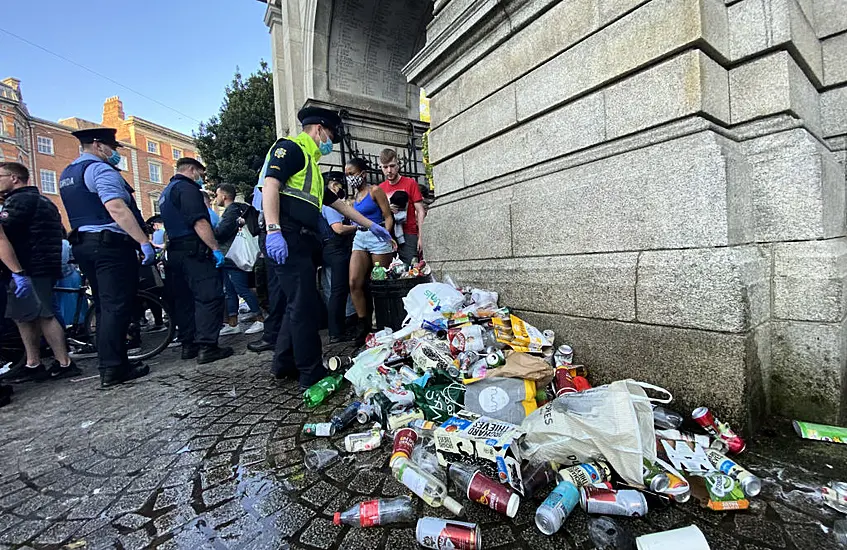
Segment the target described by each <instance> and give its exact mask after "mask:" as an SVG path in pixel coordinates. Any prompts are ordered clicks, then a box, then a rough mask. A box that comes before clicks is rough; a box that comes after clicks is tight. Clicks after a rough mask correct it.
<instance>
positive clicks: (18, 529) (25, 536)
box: [0, 520, 47, 544]
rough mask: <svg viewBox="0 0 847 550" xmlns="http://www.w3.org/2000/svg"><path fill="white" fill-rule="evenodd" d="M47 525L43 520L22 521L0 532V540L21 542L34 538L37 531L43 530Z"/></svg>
mask: <svg viewBox="0 0 847 550" xmlns="http://www.w3.org/2000/svg"><path fill="white" fill-rule="evenodd" d="M46 528H47V525H46V524H45V523H44V522H43V521H33V520H27V521H22V522H20V523H18V524H17V525H15V526H14V527H12V528H11V529H8V530H6V531H5V532H3V533H2V534H0V542H5V543H10V544H23V543H25V542H27V541H30V540H32V539H34V538H35V537H36V536H37V535H38V534H39V533H41V532H42V531H44V530H45V529H46Z"/></svg>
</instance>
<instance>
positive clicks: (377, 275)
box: [371, 262, 386, 281]
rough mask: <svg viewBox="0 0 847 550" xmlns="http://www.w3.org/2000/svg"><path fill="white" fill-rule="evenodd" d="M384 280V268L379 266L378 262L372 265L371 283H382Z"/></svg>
mask: <svg viewBox="0 0 847 550" xmlns="http://www.w3.org/2000/svg"><path fill="white" fill-rule="evenodd" d="M385 279H386V273H385V268H384V267H382V266H381V265H379V262H375V263H374V268H373V271H371V280H372V281H384V280H385Z"/></svg>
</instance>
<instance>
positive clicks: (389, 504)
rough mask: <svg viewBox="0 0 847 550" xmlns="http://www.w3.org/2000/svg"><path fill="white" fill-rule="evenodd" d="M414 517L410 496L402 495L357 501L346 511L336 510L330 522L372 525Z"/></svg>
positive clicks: (354, 525)
mask: <svg viewBox="0 0 847 550" xmlns="http://www.w3.org/2000/svg"><path fill="white" fill-rule="evenodd" d="M414 519H415V508H414V506H412V497H409V496H402V497H397V498H391V499H382V500H368V501H366V502H362V503H359V504H357V505H355V506H353V507H352V508H350V509H349V510H347V511H346V512H336V513H335V516H333V518H332V522H333V523H334V524H335V525H341V524H342V523H343V524H344V525H352V526H353V527H374V526H376V525H387V524H389V523H401V522H404V521H412V520H414Z"/></svg>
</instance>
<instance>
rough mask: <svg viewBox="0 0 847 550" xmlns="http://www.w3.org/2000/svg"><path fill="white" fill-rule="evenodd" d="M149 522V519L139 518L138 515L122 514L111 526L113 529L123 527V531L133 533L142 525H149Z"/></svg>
mask: <svg viewBox="0 0 847 550" xmlns="http://www.w3.org/2000/svg"><path fill="white" fill-rule="evenodd" d="M149 522H150V518H148V517H145V516H140V515H138V514H133V513H129V514H124V515H123V516H121V517H119V518H117V519H116V520H114V521H113V522H112V525H114V526H115V527H118V528H121V527H123V528H125V529H129V530H131V531H135V530H136V529H138V528H139V527H141V526H142V525H144V524H146V523H149Z"/></svg>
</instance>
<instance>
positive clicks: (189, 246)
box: [165, 238, 224, 347]
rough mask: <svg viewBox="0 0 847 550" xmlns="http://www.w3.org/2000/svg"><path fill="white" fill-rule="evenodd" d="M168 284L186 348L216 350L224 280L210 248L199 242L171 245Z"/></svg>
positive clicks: (166, 267)
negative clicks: (214, 348)
mask: <svg viewBox="0 0 847 550" xmlns="http://www.w3.org/2000/svg"><path fill="white" fill-rule="evenodd" d="M165 283H166V285H167V287H168V293H169V294H170V296H171V300H172V301H173V304H174V317H175V318H176V324H177V327H179V341H180V342H182V345H183V347H184V346H190V345H192V344H199V345H201V346H216V345H217V344H218V333H219V332H220V330H221V323H222V320H223V314H224V313H223V312H224V293H223V279H221V272H220V270H219V269H217V268H215V260H214V259H213V258H212V257H211V253H210V251H209V249H208V247H206V245H204V244H202V243H201V242H199V240H195V239H191V238H189V239H186V240H184V241H183V240H180V241H174V240H172V241H171V242H170V243H169V244H168V261H167V263H166V264H165Z"/></svg>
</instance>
